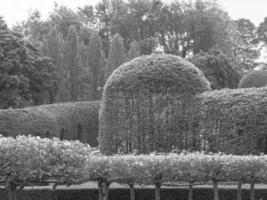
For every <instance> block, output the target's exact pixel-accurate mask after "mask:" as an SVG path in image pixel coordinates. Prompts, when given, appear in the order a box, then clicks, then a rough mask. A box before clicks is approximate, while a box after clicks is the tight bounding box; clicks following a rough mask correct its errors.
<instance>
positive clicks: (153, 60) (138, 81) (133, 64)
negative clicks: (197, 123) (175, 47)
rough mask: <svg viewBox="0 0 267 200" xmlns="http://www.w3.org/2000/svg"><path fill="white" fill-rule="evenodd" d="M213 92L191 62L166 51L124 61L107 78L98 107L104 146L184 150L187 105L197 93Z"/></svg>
mask: <svg viewBox="0 0 267 200" xmlns="http://www.w3.org/2000/svg"><path fill="white" fill-rule="evenodd" d="M207 90H210V86H209V82H208V81H207V80H206V78H205V77H204V76H203V74H202V73H201V72H200V70H198V69H197V68H196V67H195V66H194V65H193V64H191V63H190V62H187V61H186V60H184V59H182V58H180V57H177V56H173V55H164V54H152V55H149V56H142V57H138V58H136V59H133V60H132V61H130V62H128V63H125V64H123V65H121V66H120V67H119V68H118V69H116V70H115V71H114V72H113V73H112V75H111V76H110V77H109V78H108V80H107V82H106V84H105V87H104V93H103V100H102V105H101V111H100V149H101V152H103V153H106V154H111V153H115V152H117V151H118V149H122V151H124V152H126V153H127V152H133V151H134V150H137V151H138V152H139V153H146V152H152V151H155V150H160V151H170V150H172V149H173V148H175V147H177V148H180V149H183V148H185V146H187V145H188V144H189V143H190V142H191V141H190V139H189V138H187V135H186V133H187V132H186V131H187V121H186V115H187V108H188V107H189V106H190V101H191V99H192V97H193V96H194V95H195V94H199V93H202V92H204V91H207Z"/></svg>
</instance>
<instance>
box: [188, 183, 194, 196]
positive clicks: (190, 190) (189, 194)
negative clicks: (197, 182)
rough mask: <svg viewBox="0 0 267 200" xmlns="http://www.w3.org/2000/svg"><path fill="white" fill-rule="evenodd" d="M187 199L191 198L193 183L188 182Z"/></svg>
mask: <svg viewBox="0 0 267 200" xmlns="http://www.w3.org/2000/svg"><path fill="white" fill-rule="evenodd" d="M188 200H193V185H192V184H191V183H190V184H189V190H188Z"/></svg>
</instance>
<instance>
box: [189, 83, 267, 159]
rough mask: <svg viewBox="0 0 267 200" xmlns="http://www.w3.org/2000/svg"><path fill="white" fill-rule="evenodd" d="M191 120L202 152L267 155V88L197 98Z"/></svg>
mask: <svg viewBox="0 0 267 200" xmlns="http://www.w3.org/2000/svg"><path fill="white" fill-rule="evenodd" d="M191 116H193V117H192V119H194V120H193V123H194V124H195V126H194V128H195V129H194V130H193V132H194V133H195V136H197V137H196V141H198V145H197V146H198V147H199V148H201V149H202V150H203V149H204V150H206V151H213V152H219V151H220V152H225V153H234V154H251V153H252V154H259V153H267V87H263V88H249V89H235V90H231V89H223V90H217V91H213V92H205V93H202V94H200V95H197V97H196V98H195V103H194V106H193V107H191ZM201 149H200V150H201Z"/></svg>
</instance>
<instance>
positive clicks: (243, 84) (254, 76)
mask: <svg viewBox="0 0 267 200" xmlns="http://www.w3.org/2000/svg"><path fill="white" fill-rule="evenodd" d="M266 85H267V70H255V71H251V72H249V73H247V74H246V75H244V76H243V77H242V79H241V80H240V82H239V84H238V88H251V87H256V88H258V87H264V86H266Z"/></svg>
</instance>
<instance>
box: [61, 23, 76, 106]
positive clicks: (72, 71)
mask: <svg viewBox="0 0 267 200" xmlns="http://www.w3.org/2000/svg"><path fill="white" fill-rule="evenodd" d="M78 48H79V47H78V36H77V32H76V29H75V26H70V28H69V30H68V33H67V39H66V46H65V51H64V53H65V61H66V65H67V68H68V70H69V81H70V100H71V101H75V100H77V97H78V88H77V85H78V84H79V83H78V82H79V76H78V74H79V63H78V62H77V61H78Z"/></svg>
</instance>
